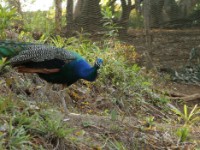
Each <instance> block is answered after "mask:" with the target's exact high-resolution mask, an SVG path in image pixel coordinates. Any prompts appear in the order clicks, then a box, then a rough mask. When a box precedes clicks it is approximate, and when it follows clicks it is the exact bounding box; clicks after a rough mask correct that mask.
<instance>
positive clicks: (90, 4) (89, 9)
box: [74, 0, 102, 31]
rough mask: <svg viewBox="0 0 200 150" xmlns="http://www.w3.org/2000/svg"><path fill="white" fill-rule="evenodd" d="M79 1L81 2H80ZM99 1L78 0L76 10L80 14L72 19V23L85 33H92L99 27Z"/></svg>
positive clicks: (100, 17) (100, 16)
mask: <svg viewBox="0 0 200 150" xmlns="http://www.w3.org/2000/svg"><path fill="white" fill-rule="evenodd" d="M80 1H81V2H80ZM99 2H100V0H79V1H78V2H77V5H79V6H76V9H79V10H80V12H79V13H77V10H75V12H76V15H75V17H74V23H75V25H76V27H77V28H79V29H80V28H83V29H84V30H85V31H93V30H96V29H98V28H99V27H100V26H101V19H102V15H101V8H100V5H99Z"/></svg>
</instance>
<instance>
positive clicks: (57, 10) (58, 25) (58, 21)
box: [55, 0, 62, 34]
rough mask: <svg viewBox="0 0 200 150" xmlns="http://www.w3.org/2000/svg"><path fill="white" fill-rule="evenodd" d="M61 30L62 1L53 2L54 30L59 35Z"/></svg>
mask: <svg viewBox="0 0 200 150" xmlns="http://www.w3.org/2000/svg"><path fill="white" fill-rule="evenodd" d="M61 28H62V0H55V30H56V33H58V34H60V33H61Z"/></svg>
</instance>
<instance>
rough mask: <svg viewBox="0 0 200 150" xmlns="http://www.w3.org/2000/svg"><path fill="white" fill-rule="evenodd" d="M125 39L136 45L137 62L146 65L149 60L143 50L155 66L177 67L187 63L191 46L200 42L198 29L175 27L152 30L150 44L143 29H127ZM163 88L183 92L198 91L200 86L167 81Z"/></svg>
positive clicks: (193, 92)
mask: <svg viewBox="0 0 200 150" xmlns="http://www.w3.org/2000/svg"><path fill="white" fill-rule="evenodd" d="M128 33H129V35H131V36H132V37H131V38H130V37H129V38H127V39H126V41H128V42H130V43H132V44H134V45H135V47H136V51H137V52H138V53H139V54H140V55H141V59H140V61H139V64H140V65H141V66H147V65H148V64H149V63H150V62H148V61H149V60H148V59H146V58H145V57H146V55H144V52H148V53H149V56H150V58H151V61H152V64H153V66H154V67H156V68H172V69H178V68H182V67H184V66H186V65H187V63H188V58H189V53H190V51H191V49H192V48H194V47H196V46H198V45H199V44H200V29H196V28H194V29H181V30H179V29H177V30H167V29H160V30H152V31H151V32H150V36H149V40H150V44H146V39H145V34H144V31H141V30H140V31H139V30H129V32H128ZM163 86H164V87H165V88H167V89H169V90H173V91H177V92H180V93H184V94H188V95H190V94H196V93H200V87H199V86H197V85H191V84H182V83H174V82H167V83H165V84H164V85H163Z"/></svg>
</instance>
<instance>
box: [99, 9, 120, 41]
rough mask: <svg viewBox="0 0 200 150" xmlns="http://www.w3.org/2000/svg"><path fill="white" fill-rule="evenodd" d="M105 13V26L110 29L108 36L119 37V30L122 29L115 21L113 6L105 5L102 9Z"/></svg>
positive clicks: (103, 13)
mask: <svg viewBox="0 0 200 150" xmlns="http://www.w3.org/2000/svg"><path fill="white" fill-rule="evenodd" d="M101 13H102V15H103V21H104V24H103V26H104V27H105V28H106V29H107V30H108V32H107V33H106V35H107V36H108V37H117V36H118V30H119V29H120V27H119V26H117V24H116V23H114V20H113V19H114V15H113V14H112V11H111V7H108V6H105V7H103V9H102V11H101Z"/></svg>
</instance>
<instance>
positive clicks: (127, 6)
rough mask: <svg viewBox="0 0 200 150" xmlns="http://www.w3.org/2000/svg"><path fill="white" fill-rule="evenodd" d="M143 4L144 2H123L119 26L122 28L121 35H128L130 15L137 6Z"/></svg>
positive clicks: (140, 0)
mask: <svg viewBox="0 0 200 150" xmlns="http://www.w3.org/2000/svg"><path fill="white" fill-rule="evenodd" d="M141 2H142V0H135V1H133V0H121V7H122V14H121V17H120V20H119V25H120V26H121V27H122V28H121V29H120V30H119V34H120V35H122V36H123V35H126V31H127V28H128V21H129V16H130V13H131V11H132V10H133V9H135V8H136V4H137V5H139V4H140V3H141Z"/></svg>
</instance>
